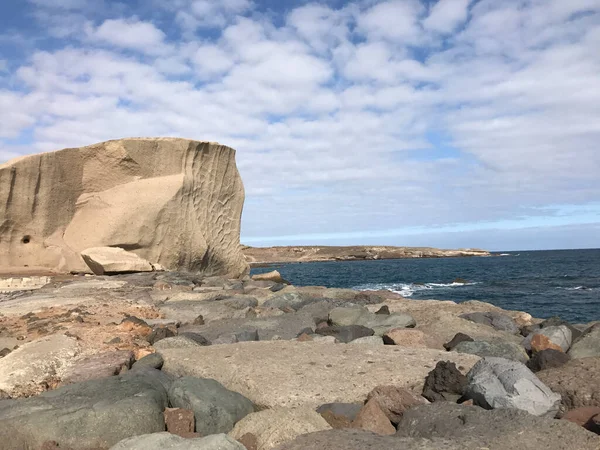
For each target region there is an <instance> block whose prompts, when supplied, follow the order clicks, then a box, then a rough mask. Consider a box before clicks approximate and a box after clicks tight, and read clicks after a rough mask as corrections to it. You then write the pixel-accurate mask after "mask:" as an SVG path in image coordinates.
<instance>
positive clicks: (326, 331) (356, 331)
mask: <svg viewBox="0 0 600 450" xmlns="http://www.w3.org/2000/svg"><path fill="white" fill-rule="evenodd" d="M316 333H317V334H320V335H322V336H333V337H334V338H336V339H337V340H338V341H340V342H344V343H348V342H352V341H354V340H355V339H359V338H364V337H370V336H373V333H374V332H373V330H371V329H370V328H367V327H363V326H362V325H345V326H343V325H331V326H327V327H323V328H319V329H318V330H317V331H316Z"/></svg>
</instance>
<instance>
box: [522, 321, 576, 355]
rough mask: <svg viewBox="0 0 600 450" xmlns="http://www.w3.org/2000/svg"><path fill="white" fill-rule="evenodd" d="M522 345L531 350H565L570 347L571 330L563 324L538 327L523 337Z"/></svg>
mask: <svg viewBox="0 0 600 450" xmlns="http://www.w3.org/2000/svg"><path fill="white" fill-rule="evenodd" d="M544 338H545V339H544ZM534 339H535V341H534ZM532 344H533V345H532ZM523 347H525V348H526V349H527V350H530V351H533V352H539V351H542V350H547V349H553V350H561V351H563V352H566V351H567V350H569V347H571V330H570V329H569V328H568V327H567V326H565V325H558V326H548V327H544V328H540V329H539V330H535V331H534V332H533V333H531V334H530V335H528V336H527V337H526V338H525V339H523Z"/></svg>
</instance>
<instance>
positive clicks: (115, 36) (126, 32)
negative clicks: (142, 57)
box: [86, 17, 165, 53]
mask: <svg viewBox="0 0 600 450" xmlns="http://www.w3.org/2000/svg"><path fill="white" fill-rule="evenodd" d="M86 32H87V35H88V37H89V38H90V39H92V40H94V41H98V42H103V43H106V44H110V45H114V46H115V47H120V48H126V49H133V50H139V51H142V52H146V53H157V52H161V51H162V49H163V44H164V40H165V33H163V32H162V31H161V30H159V29H158V28H156V26H154V24H152V23H150V22H144V21H141V20H139V19H137V18H135V17H133V18H128V19H110V20H106V21H104V22H103V23H102V24H101V25H100V26H98V27H93V26H92V25H88V27H87V30H86Z"/></svg>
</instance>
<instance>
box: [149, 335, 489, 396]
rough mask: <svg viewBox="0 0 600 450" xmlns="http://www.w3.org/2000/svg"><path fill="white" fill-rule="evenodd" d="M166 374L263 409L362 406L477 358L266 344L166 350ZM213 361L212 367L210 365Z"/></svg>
mask: <svg viewBox="0 0 600 450" xmlns="http://www.w3.org/2000/svg"><path fill="white" fill-rule="evenodd" d="M160 353H161V355H162V356H163V358H164V360H165V363H164V366H163V371H166V372H168V373H172V374H175V375H186V376H196V377H202V378H214V379H215V380H217V381H219V382H220V383H222V384H223V385H224V386H225V387H227V388H228V389H231V390H233V391H236V392H239V393H241V394H243V395H245V396H246V397H248V398H249V399H250V400H252V401H253V402H254V403H255V404H257V405H259V406H264V407H269V408H271V407H275V406H302V405H307V406H312V407H314V408H316V407H317V406H319V405H322V404H324V403H334V402H342V403H353V402H363V401H364V400H365V398H366V397H367V394H368V393H369V392H370V391H371V390H372V389H373V388H375V387H376V386H379V385H383V384H385V385H391V384H393V385H397V386H401V387H407V388H409V389H413V390H415V389H416V390H417V391H420V390H421V389H422V388H423V383H424V380H425V377H426V376H427V374H428V373H429V372H430V371H431V370H432V369H433V368H434V367H435V365H436V363H437V362H438V361H441V360H449V361H453V362H455V363H456V364H457V366H462V367H463V370H464V371H467V370H469V369H470V368H471V367H472V366H473V365H474V364H475V362H477V361H478V360H479V358H478V357H477V356H473V355H466V354H458V353H448V352H444V351H438V350H430V349H410V348H401V347H397V346H367V345H346V344H325V343H319V342H303V343H298V342H291V341H261V342H240V343H237V344H230V345H218V346H209V347H197V348H188V349H167V350H163V351H161V352H160ZM206 362H210V363H206Z"/></svg>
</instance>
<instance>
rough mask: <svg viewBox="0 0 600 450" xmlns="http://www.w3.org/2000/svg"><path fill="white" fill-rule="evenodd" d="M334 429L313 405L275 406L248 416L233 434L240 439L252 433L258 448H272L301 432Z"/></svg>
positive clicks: (258, 449)
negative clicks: (299, 406)
mask: <svg viewBox="0 0 600 450" xmlns="http://www.w3.org/2000/svg"><path fill="white" fill-rule="evenodd" d="M330 429H331V426H330V425H329V424H328V423H327V421H326V420H325V419H323V417H321V415H320V414H319V413H317V412H315V411H314V410H313V409H311V408H307V407H303V408H273V409H266V410H264V411H260V412H255V413H252V414H249V415H247V416H246V417H244V418H243V419H242V420H240V421H239V422H238V423H237V424H236V425H235V427H234V428H233V430H232V431H231V432H230V433H229V436H231V437H233V438H235V439H238V440H239V439H240V438H241V437H242V436H244V435H245V434H247V433H251V434H253V435H254V436H256V443H257V450H268V449H272V448H275V447H277V446H278V445H281V444H284V443H286V442H290V441H293V440H294V439H295V438H296V437H298V436H300V435H303V434H307V433H312V432H315V431H322V430H330Z"/></svg>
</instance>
